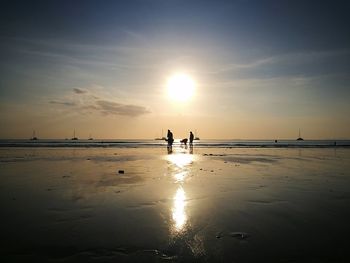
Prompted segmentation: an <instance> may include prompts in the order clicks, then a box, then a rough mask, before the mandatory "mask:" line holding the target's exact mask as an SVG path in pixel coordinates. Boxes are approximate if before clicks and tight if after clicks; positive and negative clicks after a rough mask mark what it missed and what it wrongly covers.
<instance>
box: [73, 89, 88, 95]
mask: <svg viewBox="0 0 350 263" xmlns="http://www.w3.org/2000/svg"><path fill="white" fill-rule="evenodd" d="M73 91H74V92H75V93H76V94H84V93H87V91H86V90H83V89H78V88H74V89H73Z"/></svg>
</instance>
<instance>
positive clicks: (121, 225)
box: [0, 145, 350, 262]
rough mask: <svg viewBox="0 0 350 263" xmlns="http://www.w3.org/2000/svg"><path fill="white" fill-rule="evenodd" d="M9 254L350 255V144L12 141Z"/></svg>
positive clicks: (82, 257) (2, 194) (4, 191)
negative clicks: (131, 144)
mask: <svg viewBox="0 0 350 263" xmlns="http://www.w3.org/2000/svg"><path fill="white" fill-rule="evenodd" d="M0 168H1V177H0V180H1V181H0V182H1V183H0V189H1V190H0V200H1V201H0V202H1V210H2V213H1V219H0V220H1V224H0V228H1V235H2V238H1V255H2V256H1V257H2V259H3V260H4V261H3V262H15V261H16V262H18V261H19V262H29V261H30V262H145V261H146V262H163V261H166V262H261V261H269V262H349V260H350V253H349V252H348V246H349V244H350V242H349V240H348V238H349V235H350V226H349V222H350V148H348V147H339V148H336V147H325V148H320V147H307V148H303V147H300V148H299V147H293V148H286V147H280V148H261V147H260V148H257V147H248V148H247V147H246V148H240V147H236V148H230V147H196V145H195V146H194V147H193V148H185V147H183V146H179V145H176V146H175V147H174V149H173V152H172V153H171V154H168V153H167V149H166V147H163V146H150V147H143V148H142V147H116V148H112V147H107V148H104V147H90V148H84V147H80V148H79V147H56V148H55V147H1V148H0Z"/></svg>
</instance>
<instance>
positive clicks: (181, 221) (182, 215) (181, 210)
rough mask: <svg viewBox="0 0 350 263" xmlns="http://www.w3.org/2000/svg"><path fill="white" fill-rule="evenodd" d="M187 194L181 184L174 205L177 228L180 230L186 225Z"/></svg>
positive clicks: (174, 218)
mask: <svg viewBox="0 0 350 263" xmlns="http://www.w3.org/2000/svg"><path fill="white" fill-rule="evenodd" d="M185 200H186V194H185V191H184V189H183V188H182V187H181V186H180V187H179V188H178V189H177V191H176V194H175V196H174V206H173V220H174V222H175V225H174V227H175V230H176V231H180V230H182V228H183V227H184V225H185V223H186V220H187V215H186V211H185V206H186V202H185Z"/></svg>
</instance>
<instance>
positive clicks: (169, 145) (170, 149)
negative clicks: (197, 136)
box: [167, 130, 174, 153]
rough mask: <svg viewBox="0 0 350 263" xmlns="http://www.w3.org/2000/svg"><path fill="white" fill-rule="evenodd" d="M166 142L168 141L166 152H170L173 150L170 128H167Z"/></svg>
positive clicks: (172, 137)
mask: <svg viewBox="0 0 350 263" xmlns="http://www.w3.org/2000/svg"><path fill="white" fill-rule="evenodd" d="M167 142H168V153H171V152H172V150H173V142H174V136H173V133H172V132H171V131H170V130H168V134H167Z"/></svg>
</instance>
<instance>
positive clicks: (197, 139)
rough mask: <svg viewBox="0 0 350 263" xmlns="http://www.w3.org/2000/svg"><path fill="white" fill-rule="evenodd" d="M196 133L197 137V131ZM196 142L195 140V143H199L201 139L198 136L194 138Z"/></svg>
mask: <svg viewBox="0 0 350 263" xmlns="http://www.w3.org/2000/svg"><path fill="white" fill-rule="evenodd" d="M194 133H195V134H196V135H197V130H195V131H194ZM194 140H195V141H199V140H200V138H199V137H198V136H196V137H194Z"/></svg>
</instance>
